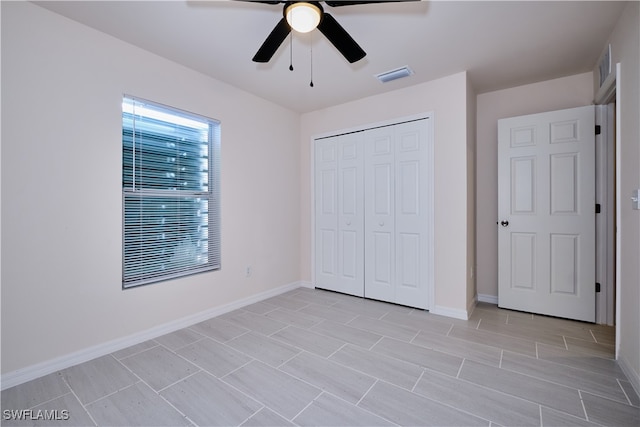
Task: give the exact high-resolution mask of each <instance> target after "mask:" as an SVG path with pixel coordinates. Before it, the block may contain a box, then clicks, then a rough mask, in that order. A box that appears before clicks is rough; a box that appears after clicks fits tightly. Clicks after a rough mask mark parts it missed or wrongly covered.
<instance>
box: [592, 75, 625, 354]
mask: <svg viewBox="0 0 640 427" xmlns="http://www.w3.org/2000/svg"><path fill="white" fill-rule="evenodd" d="M619 76H620V64H619V63H616V64H615V67H612V69H611V70H610V72H609V74H608V75H607V76H606V78H605V79H604V81H602V82H601V85H600V87H599V88H598V90H597V92H596V94H595V97H594V104H595V105H596V125H600V126H601V135H600V143H601V146H600V148H599V149H596V164H597V165H600V167H601V170H600V171H596V178H597V181H596V197H598V194H597V193H598V188H601V189H603V190H604V191H603V193H601V195H602V197H603V198H602V199H601V200H600V199H597V202H598V203H602V204H603V207H604V211H603V214H604V215H602V214H601V215H602V217H601V218H596V227H597V229H596V245H597V246H596V254H597V259H596V269H597V271H596V278H597V279H598V280H603V281H606V283H607V285H606V286H604V289H602V288H601V292H600V293H599V294H598V295H597V296H596V308H597V311H596V322H597V323H601V324H605V325H609V326H616V325H618V324H619V320H620V318H619V316H620V305H619V303H620V301H619V298H620V292H619V289H618V288H619V286H618V284H619V283H620V282H619V280H620V277H619V275H620V264H619V262H620V255H619V254H620V236H619V230H618V226H617V224H619V221H620V217H619V215H620V197H621V195H620V194H619V192H620V170H619V169H618V167H617V165H618V164H619V163H620V158H619V156H620V132H619V129H620V123H619V120H620V103H619V102H617V95H616V94H617V93H619V90H620V88H619V85H620V78H619ZM598 142H599V138H598V137H596V144H598ZM596 146H597V145H596ZM598 240H599V241H600V242H604V245H603V246H602V247H600V244H599V243H598ZM598 271H600V273H598ZM601 283H602V282H601ZM619 343H620V337H619V328H618V327H616V359H617V358H618V351H619V345H620V344H619Z"/></svg>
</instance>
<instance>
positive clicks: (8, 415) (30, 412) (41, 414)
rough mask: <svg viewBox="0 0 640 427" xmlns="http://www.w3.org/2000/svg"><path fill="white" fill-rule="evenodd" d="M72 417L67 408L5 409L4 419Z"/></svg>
mask: <svg viewBox="0 0 640 427" xmlns="http://www.w3.org/2000/svg"><path fill="white" fill-rule="evenodd" d="M69 418H70V415H69V410H67V409H61V410H58V409H5V410H3V411H2V419H4V420H7V421H8V420H12V421H34V420H42V421H66V420H68V419H69Z"/></svg>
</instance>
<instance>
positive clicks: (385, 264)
mask: <svg viewBox="0 0 640 427" xmlns="http://www.w3.org/2000/svg"><path fill="white" fill-rule="evenodd" d="M394 144H395V140H394V130H393V127H384V128H379V129H373V130H369V131H366V132H364V147H365V169H364V170H365V175H364V176H365V197H364V201H365V218H364V220H365V224H364V228H365V240H364V246H365V249H364V251H365V289H364V293H365V296H366V297H367V298H372V299H377V300H381V301H393V300H394V294H395V289H394V288H395V276H396V272H395V242H394V240H395V236H394V234H395V227H394V212H393V211H394V204H395V173H396V172H395V161H394V157H395V156H394Z"/></svg>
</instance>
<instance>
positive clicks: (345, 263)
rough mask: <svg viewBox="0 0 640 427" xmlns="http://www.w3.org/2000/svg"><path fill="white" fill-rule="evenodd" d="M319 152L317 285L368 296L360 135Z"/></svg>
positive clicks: (335, 140) (329, 141) (319, 145)
mask: <svg viewBox="0 0 640 427" xmlns="http://www.w3.org/2000/svg"><path fill="white" fill-rule="evenodd" d="M315 151H316V152H315V168H316V179H315V187H316V188H315V193H316V206H315V216H316V232H315V238H316V250H315V254H316V263H315V265H316V285H317V286H318V287H321V288H323V289H328V290H333V291H337V292H344V293H348V294H351V295H357V296H364V265H363V263H364V253H363V245H364V243H363V240H364V237H363V221H364V218H363V200H362V192H363V183H362V181H363V178H362V174H363V173H362V162H363V153H362V143H361V142H360V135H359V134H350V135H342V136H336V137H332V138H326V139H322V140H317V141H316V142H315Z"/></svg>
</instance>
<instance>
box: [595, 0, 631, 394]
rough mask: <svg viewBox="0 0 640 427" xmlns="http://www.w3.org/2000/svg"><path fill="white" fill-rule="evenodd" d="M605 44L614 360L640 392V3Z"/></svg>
mask: <svg viewBox="0 0 640 427" xmlns="http://www.w3.org/2000/svg"><path fill="white" fill-rule="evenodd" d="M609 43H611V56H612V58H613V63H614V64H616V63H620V66H621V70H620V75H619V76H618V84H619V86H618V89H619V90H618V91H617V92H616V102H617V104H618V105H617V108H618V111H619V112H620V114H619V115H618V117H617V120H618V128H617V132H618V138H619V144H620V152H619V153H618V158H619V163H618V165H617V169H618V173H619V174H620V185H619V188H618V190H619V195H620V199H619V211H618V215H619V222H618V224H617V226H618V238H619V239H620V246H619V249H620V251H619V253H618V257H619V260H620V264H619V267H620V268H619V270H618V283H617V289H618V292H619V294H618V295H617V297H618V299H619V301H620V304H619V306H618V309H619V312H618V319H619V322H618V324H617V326H618V329H619V330H618V334H619V335H618V336H619V338H620V339H619V342H618V346H619V353H618V358H619V360H620V362H621V364H622V366H623V368H624V370H625V373H626V374H627V376H629V377H630V379H631V381H632V383H633V385H634V387H635V389H636V391H637V392H639V393H640V310H638V307H640V262H638V260H640V211H638V210H633V209H632V208H631V199H630V198H631V194H632V193H631V192H632V191H633V190H634V189H638V188H640V120H639V119H638V118H639V117H640V3H638V2H630V4H629V5H627V7H626V8H625V10H624V11H623V12H622V15H621V16H620V20H619V21H618V23H617V25H616V28H615V29H614V31H613V33H612V35H611V37H610V39H609ZM603 48H604V46H603Z"/></svg>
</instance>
